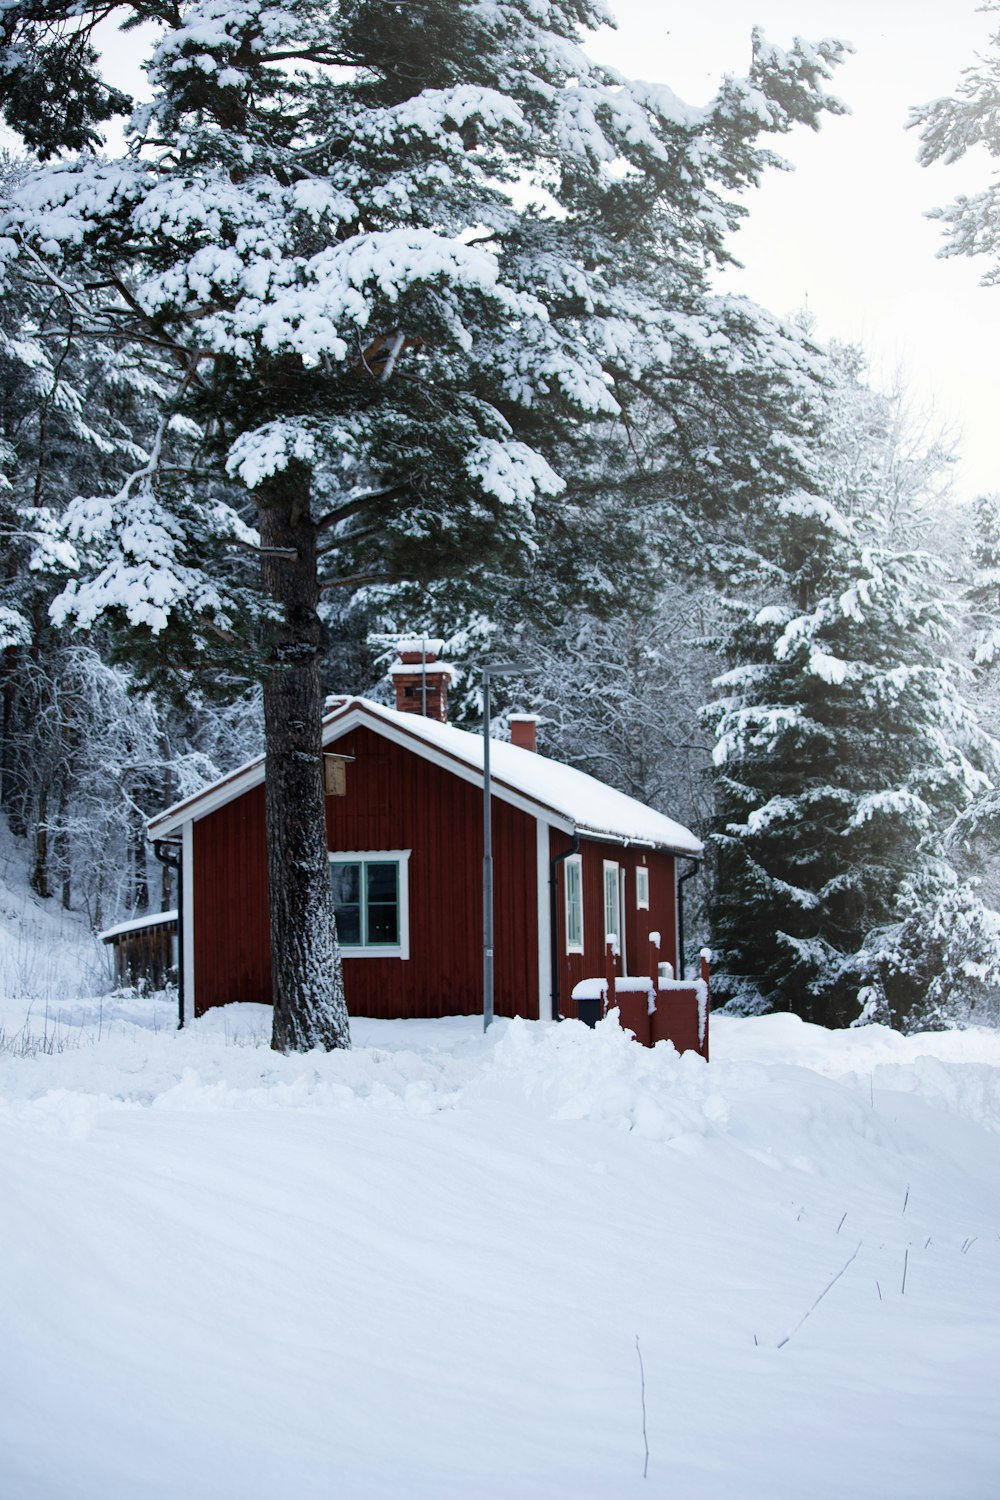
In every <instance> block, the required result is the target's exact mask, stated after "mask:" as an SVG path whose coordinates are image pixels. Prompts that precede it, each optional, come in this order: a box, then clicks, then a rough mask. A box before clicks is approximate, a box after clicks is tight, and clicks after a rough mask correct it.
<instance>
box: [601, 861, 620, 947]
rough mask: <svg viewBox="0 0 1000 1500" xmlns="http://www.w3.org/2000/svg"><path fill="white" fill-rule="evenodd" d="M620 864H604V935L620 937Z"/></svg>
mask: <svg viewBox="0 0 1000 1500" xmlns="http://www.w3.org/2000/svg"><path fill="white" fill-rule="evenodd" d="M618 935H619V934H618V866H617V865H605V866H604V936H605V938H617V937H618Z"/></svg>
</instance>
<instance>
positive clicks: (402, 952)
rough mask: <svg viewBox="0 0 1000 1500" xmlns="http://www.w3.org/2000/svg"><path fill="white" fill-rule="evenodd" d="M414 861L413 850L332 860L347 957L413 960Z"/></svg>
mask: <svg viewBox="0 0 1000 1500" xmlns="http://www.w3.org/2000/svg"><path fill="white" fill-rule="evenodd" d="M409 858H410V851H409V849H387V850H372V851H370V852H365V853H350V854H331V855H330V883H331V885H332V886H333V905H334V910H335V911H336V914H337V939H338V941H339V943H340V947H341V949H342V950H343V954H344V957H345V958H409V956H410V931H409V925H410V924H409V889H408V880H407V876H408V862H409Z"/></svg>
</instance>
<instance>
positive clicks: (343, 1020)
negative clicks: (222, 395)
mask: <svg viewBox="0 0 1000 1500" xmlns="http://www.w3.org/2000/svg"><path fill="white" fill-rule="evenodd" d="M309 488H310V485H309V471H308V469H307V468H306V467H305V466H304V465H302V464H293V465H291V466H290V468H289V469H287V470H286V471H285V472H284V473H282V474H279V475H276V476H274V477H273V478H271V479H269V480H266V481H265V482H264V483H262V484H261V485H260V487H259V488H258V490H257V492H256V499H257V504H258V511H259V520H260V539H261V545H262V546H264V547H268V548H272V547H281V548H291V549H293V550H294V552H295V560H294V561H289V560H287V559H282V558H265V560H264V561H263V563H262V573H263V580H264V585H265V587H266V588H267V590H268V592H269V593H270V595H271V597H272V598H273V599H274V600H275V602H276V603H277V604H278V606H279V608H280V611H281V618H280V619H279V620H278V621H277V622H276V623H275V625H274V626H273V637H272V651H271V662H272V665H271V670H270V671H269V673H268V676H267V677H266V679H265V682H264V748H265V753H266V770H265V783H264V785H265V796H266V805H267V870H268V883H269V911H270V918H271V974H272V987H273V998H274V1023H273V1030H272V1035H271V1045H272V1047H273V1048H274V1049H275V1050H276V1051H278V1052H304V1051H308V1050H309V1049H310V1048H313V1047H321V1048H323V1049H324V1050H326V1051H331V1050H332V1049H334V1048H336V1047H349V1046H350V1045H351V1034H350V1025H349V1022H348V1018H347V1005H346V1002H345V999H344V978H343V970H342V967H341V961H340V949H339V947H338V944H337V933H336V924H335V918H334V910H333V891H332V888H331V885H330V868H329V860H328V857H327V855H328V849H327V835H326V805H325V798H324V794H323V761H322V731H321V721H322V717H323V692H322V685H321V681H320V649H321V641H320V636H321V627H320V620H319V615H318V614H317V609H316V606H317V603H318V600H319V589H318V585H317V580H316V525H315V522H314V521H313V519H312V517H311V515H310V510H309Z"/></svg>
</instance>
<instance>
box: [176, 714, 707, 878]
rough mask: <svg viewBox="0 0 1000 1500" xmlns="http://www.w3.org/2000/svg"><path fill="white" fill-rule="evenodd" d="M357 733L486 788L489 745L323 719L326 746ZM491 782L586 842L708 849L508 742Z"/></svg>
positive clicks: (243, 772) (232, 789) (656, 816)
mask: <svg viewBox="0 0 1000 1500" xmlns="http://www.w3.org/2000/svg"><path fill="white" fill-rule="evenodd" d="M359 725H363V726H366V727H368V728H370V729H373V730H374V731H375V732H376V733H377V734H383V735H385V737H386V738H388V739H390V740H393V741H394V742H395V743H397V744H402V745H405V746H407V748H409V749H411V750H413V751H414V752H415V753H416V754H418V755H422V756H424V757H425V758H426V759H428V760H433V761H436V762H437V763H438V764H443V765H445V766H446V767H447V768H448V769H449V770H452V771H454V772H455V773H456V774H458V775H462V776H463V777H464V779H466V780H469V781H473V782H479V783H480V784H482V776H483V738H482V735H479V734H470V733H469V732H468V730H465V729H457V728H456V727H455V726H454V725H453V724H442V723H439V722H438V721H437V720H436V719H425V718H423V717H422V716H421V715H419V714H412V713H401V712H400V711H399V710H398V709H395V708H386V707H385V705H384V704H381V703H373V702H371V700H370V699H368V698H345V699H343V700H341V701H339V702H338V703H337V704H336V705H335V706H334V707H333V708H332V709H331V711H330V712H329V713H327V714H326V715H325V717H324V719H323V743H324V744H329V743H331V742H332V741H334V740H337V739H339V738H340V737H341V736H342V735H344V734H347V733H349V732H350V730H352V729H355V728H357V727H358V726H359ZM263 776H264V757H263V756H258V758H257V759H256V760H253V761H250V762H249V763H248V764H247V765H245V766H242V767H240V769H239V770H237V771H234V772H232V773H231V774H230V775H229V776H227V777H224V778H223V779H222V780H221V781H217V782H215V783H214V784H213V785H212V786H209V787H206V788H205V789H204V791H202V792H199V793H197V794H196V795H195V796H194V797H189V798H187V799H186V800H185V801H184V802H178V803H176V804H175V805H174V806H173V807H171V808H168V809H167V810H166V811H165V812H163V813H160V814H159V815H158V816H157V817H155V818H153V819H152V820H151V821H150V824H149V833H150V836H151V837H155V838H163V837H164V836H165V835H167V834H169V833H172V832H174V831H176V830H177V829H179V828H180V827H181V826H182V825H183V824H184V823H186V822H188V821H189V820H190V819H192V818H199V817H203V816H204V815H205V814H206V813H208V812H211V811H213V810H214V809H215V808H216V807H219V806H222V805H223V803H225V802H228V801H231V800H232V798H234V797H238V796H241V795H242V793H243V792H245V791H247V790H249V788H250V787H252V786H256V785H258V784H259V783H260V782H261V781H262V780H263ZM490 778H491V781H492V783H493V792H494V795H496V796H497V797H499V798H500V799H501V800H502V801H508V802H513V803H515V804H518V805H521V806H525V807H528V808H529V809H530V810H532V811H535V810H537V813H538V814H539V815H541V816H547V818H548V821H549V822H552V823H554V824H556V825H557V826H560V827H563V828H566V829H568V830H575V831H576V832H577V833H579V834H580V836H581V837H583V838H596V839H607V840H610V841H612V842H614V843H619V844H642V845H647V846H649V847H652V848H656V849H667V850H669V851H670V852H672V853H674V854H686V855H693V856H697V855H700V854H701V853H702V844H701V842H700V840H699V839H697V838H696V837H695V836H694V834H693V833H691V832H690V830H689V829H687V828H685V827H683V825H682V824H680V823H676V822H675V821H674V820H673V818H668V817H666V816H665V815H664V814H663V813H659V812H654V811H653V809H652V808H650V807H646V806H645V805H644V804H643V803H642V802H639V801H637V800H636V798H634V797H628V796H626V795H625V793H624V792H618V791H615V789H614V788H613V787H609V786H606V785H605V784H604V782H602V781H598V780H597V779H596V777H594V776H588V775H587V774H586V772H585V771H578V770H576V769H575V768H574V767H573V766H567V765H563V763H562V762H561V761H557V760H550V759H549V758H548V757H547V756H544V755H539V754H537V752H535V751H533V750H525V749H522V748H521V746H519V745H511V744H508V743H506V742H505V741H502V740H491V741H490Z"/></svg>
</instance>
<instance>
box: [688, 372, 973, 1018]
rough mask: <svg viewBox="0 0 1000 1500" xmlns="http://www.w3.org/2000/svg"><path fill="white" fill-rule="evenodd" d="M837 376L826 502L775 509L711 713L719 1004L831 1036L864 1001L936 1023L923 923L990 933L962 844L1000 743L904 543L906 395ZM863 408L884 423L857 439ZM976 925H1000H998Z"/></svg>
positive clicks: (884, 1011)
mask: <svg viewBox="0 0 1000 1500" xmlns="http://www.w3.org/2000/svg"><path fill="white" fill-rule="evenodd" d="M832 373H833V374H834V376H835V377H836V379H835V383H834V386H833V390H832V392H831V403H832V405H831V420H830V423H829V425H828V428H827V431H828V445H827V448H826V450H825V451H821V452H820V455H819V460H820V462H819V470H818V475H817V478H818V480H820V481H822V480H824V479H825V488H826V491H827V494H826V495H819V494H808V493H806V492H802V493H801V494H800V495H798V496H793V497H785V498H783V499H782V500H780V501H779V502H777V504H776V505H775V508H774V515H773V526H772V527H771V528H770V531H769V533H768V534H766V536H765V542H764V543H763V544H762V550H761V552H760V554H759V566H758V573H757V578H756V582H755V585H754V586H753V588H752V589H751V590H750V591H749V592H748V593H747V594H746V596H745V597H743V598H739V599H731V600H730V601H729V606H728V607H729V611H730V614H731V618H732V625H731V627H730V629H729V630H728V632H727V633H726V636H725V639H724V640H723V642H722V647H723V651H724V654H725V656H726V658H727V660H728V661H729V663H730V668H729V670H728V671H727V672H726V673H725V674H724V675H723V676H721V677H720V678H719V679H718V680H717V683H716V687H717V689H718V690H720V696H719V697H718V698H717V699H716V701H715V702H714V703H713V704H712V705H711V707H710V708H709V709H708V711H707V717H708V719H709V721H710V723H711V724H712V726H713V727H714V729H715V732H716V737H717V738H716V749H715V761H716V765H717V794H718V823H717V829H716V833H715V837H714V844H715V849H716V863H717V879H716V894H715V904H714V919H713V943H714V945H715V946H716V947H717V949H718V956H719V962H720V972H719V974H718V978H717V981H716V993H717V994H719V995H722V996H724V997H727V998H728V999H729V1000H730V1001H731V1002H732V1003H734V1004H735V1005H737V1006H738V1007H739V1008H741V1009H744V1010H769V1009H783V1010H784V1009H787V1010H792V1011H794V1012H795V1013H797V1014H799V1015H801V1016H802V1017H803V1018H804V1019H806V1020H811V1021H818V1022H821V1023H824V1024H828V1025H843V1024H846V1023H848V1022H851V1021H853V1020H855V1019H856V1018H857V1016H858V1014H859V1011H860V1010H862V1009H863V1010H864V1011H865V1014H866V1015H867V1016H868V1017H869V1018H873V1017H875V1016H878V1017H880V1018H885V1019H892V1020H894V1021H897V1022H898V1021H900V1020H901V1019H902V1018H904V1017H906V1016H909V1015H910V1014H911V1013H917V1012H922V1007H923V1004H924V999H925V996H926V991H927V988H928V985H929V983H930V980H931V978H932V977H933V976H932V975H928V973H927V972H926V969H927V964H926V957H924V958H922V959H920V960H919V961H918V960H917V959H916V958H915V957H914V956H913V954H912V951H911V948H910V947H908V944H911V945H912V937H913V934H914V932H915V931H917V930H919V927H920V925H921V924H920V922H919V921H918V922H917V923H916V925H914V921H913V919H914V918H915V915H916V913H917V912H922V913H923V923H922V925H923V928H924V929H925V930H926V929H927V927H928V922H929V914H932V913H934V912H935V911H936V910H937V909H938V908H939V907H942V906H943V904H944V903H946V901H950V902H951V903H952V907H953V908H955V909H957V907H956V899H957V901H958V905H959V906H963V903H964V906H963V909H967V910H968V911H969V912H970V913H971V915H970V918H969V922H968V923H967V929H968V931H970V932H972V931H973V929H974V928H976V922H977V921H978V918H977V917H976V916H975V910H976V902H975V898H974V897H973V896H972V894H971V893H969V892H968V891H966V890H963V891H962V892H959V895H958V897H957V898H956V894H955V893H956V890H957V887H958V884H959V883H958V881H957V877H956V876H955V874H954V871H953V870H952V869H951V868H950V866H949V865H948V863H947V861H946V860H945V858H944V847H943V845H944V837H945V834H946V832H947V830H948V828H949V826H950V825H951V824H952V822H953V821H954V819H955V818H956V816H957V815H958V814H959V813H960V812H961V811H962V810H963V809H964V808H965V807H967V806H968V805H969V803H970V801H971V799H972V798H973V797H974V795H975V794H976V793H977V792H978V791H980V790H981V789H982V788H983V787H984V786H985V785H987V777H986V775H985V771H984V767H985V766H986V765H988V764H990V763H992V762H993V760H994V754H995V752H994V746H993V745H992V742H991V741H990V740H989V738H988V736H986V735H984V734H983V733H982V732H981V730H980V729H979V726H978V723H977V720H976V718H975V716H974V715H973V714H972V712H971V711H970V710H969V708H968V706H967V705H966V703H965V701H964V699H963V696H962V692H961V688H960V682H959V676H960V674H959V671H958V668H957V667H956V666H955V664H954V663H950V662H948V661H947V660H946V659H945V658H944V657H943V656H942V654H941V646H942V643H943V642H944V641H945V640H946V639H947V634H948V626H949V618H948V607H947V598H946V590H945V589H944V587H943V579H942V577H941V569H940V565H939V563H938V562H937V560H936V559H935V558H934V557H933V556H931V555H930V554H928V553H926V552H921V551H920V550H918V549H915V548H905V546H904V545H903V543H904V541H905V534H904V533H905V529H906V528H905V525H904V519H905V518H903V517H902V516H901V514H900V510H901V505H902V504H903V501H904V500H906V498H907V497H906V496H905V494H904V495H902V496H901V494H900V490H899V487H898V486H897V487H895V488H894V486H893V476H895V477H896V478H897V479H898V477H899V471H898V465H897V464H896V462H895V458H896V453H895V449H894V447H893V444H892V443H891V442H889V441H887V438H889V437H890V436H891V433H892V429H893V412H892V409H891V404H890V403H888V402H884V401H881V400H880V398H878V397H877V396H876V395H875V393H872V392H869V391H866V390H865V389H864V388H863V387H861V386H860V384H859V381H858V369H857V364H856V362H854V361H852V360H850V359H845V356H844V353H843V352H842V353H841V355H840V357H839V359H838V360H837V362H836V363H835V364H834V366H833V367H832ZM845 411H847V412H851V411H853V412H854V413H855V414H856V416H857V414H859V413H860V414H863V415H864V417H865V421H864V422H858V421H855V429H854V430H855V437H856V441H855V443H854V444H853V446H852V445H851V444H850V443H848V444H847V446H846V447H845V446H844V440H845V439H849V437H850V435H851V424H850V422H846V423H845V422H844V420H843V413H844V412H845ZM845 460H846V462H845ZM918 470H919V466H918ZM830 497H832V498H830ZM914 498H915V497H914V496H913V495H912V494H911V495H910V496H909V500H908V503H909V519H910V520H911V522H912V519H913V500H914ZM768 536H769V540H768ZM908 922H909V923H910V926H909V927H908V928H907V926H906V924H907V923H908ZM977 930H978V932H979V934H980V936H985V935H986V934H987V933H988V931H989V930H990V923H989V921H988V920H987V919H986V918H985V917H984V918H983V920H982V921H981V922H979V927H978V929H977ZM908 954H909V956H907V955H908ZM964 957H965V959H966V960H972V959H976V958H977V957H978V955H975V954H966V955H965V956H964ZM994 957H995V955H994V954H992V953H990V954H988V955H987V957H986V960H985V962H986V967H987V968H988V967H989V966H990V964H992V963H993V961H994ZM953 960H954V954H953V953H952V954H951V955H950V957H949V958H948V959H947V960H946V959H945V955H943V954H941V955H940V957H939V964H944V963H945V962H946V961H947V962H951V961H953Z"/></svg>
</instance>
